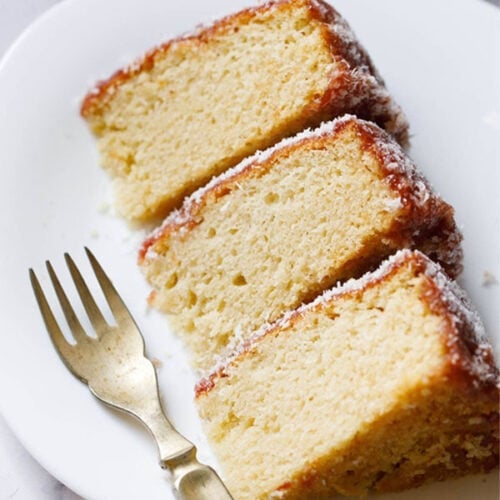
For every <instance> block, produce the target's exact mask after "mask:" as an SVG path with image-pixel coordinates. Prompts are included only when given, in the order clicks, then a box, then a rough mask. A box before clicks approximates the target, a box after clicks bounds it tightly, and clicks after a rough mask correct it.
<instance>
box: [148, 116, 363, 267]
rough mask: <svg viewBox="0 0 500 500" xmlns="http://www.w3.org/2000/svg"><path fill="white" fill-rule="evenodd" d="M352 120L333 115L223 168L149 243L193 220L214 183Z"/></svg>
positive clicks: (150, 254) (151, 256)
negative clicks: (172, 227) (316, 124)
mask: <svg viewBox="0 0 500 500" xmlns="http://www.w3.org/2000/svg"><path fill="white" fill-rule="evenodd" d="M352 120H357V118H356V117H355V116H353V115H344V116H342V117H340V118H336V119H335V120H332V121H329V122H324V123H322V124H321V125H320V126H319V127H317V128H316V129H311V128H308V129H306V130H303V131H302V132H300V133H299V134H297V135H295V136H293V137H287V138H285V139H282V140H281V141H280V142H278V143H276V144H275V145H274V146H271V147H270V148H268V149H266V150H263V151H257V152H256V153H254V154H253V155H252V156H249V157H248V158H245V159H244V160H243V161H241V162H240V163H239V164H238V165H236V166H234V167H232V168H230V169H228V170H226V171H225V172H223V173H222V174H220V175H218V176H216V177H213V178H212V179H211V180H210V181H209V182H208V183H207V184H205V185H204V186H202V187H201V188H199V189H198V190H196V191H195V192H194V193H192V194H191V195H190V196H189V197H187V198H186V199H185V200H184V203H183V205H182V207H181V208H180V209H178V210H174V211H173V212H171V213H170V215H168V216H167V218H166V219H165V220H164V221H163V223H162V224H161V225H160V226H159V227H157V228H156V229H155V230H154V231H153V232H152V233H151V234H150V236H149V237H148V238H147V241H148V242H152V241H155V240H156V239H158V238H159V237H161V235H162V234H163V232H164V231H165V229H166V228H167V227H168V226H175V227H176V228H178V230H181V229H182V227H183V226H184V225H185V224H187V223H188V222H189V221H190V220H191V219H192V213H193V210H194V208H195V207H196V206H197V205H199V204H200V203H201V202H202V200H203V198H204V197H205V196H206V195H207V194H208V193H209V192H210V191H212V190H213V189H215V188H217V186H219V185H221V184H222V183H224V182H227V181H230V180H232V179H235V178H237V177H238V175H239V174H240V173H241V172H243V171H244V170H245V169H247V168H249V167H251V166H252V167H254V166H255V167H257V166H258V165H261V164H262V163H264V162H266V161H267V160H269V159H270V158H271V157H272V156H273V155H274V154H275V153H278V152H279V151H282V150H283V149H285V148H288V147H290V146H293V145H295V144H298V143H300V142H302V141H306V140H309V139H312V138H315V137H321V136H324V135H329V134H334V133H335V131H336V129H338V128H339V127H340V126H341V125H342V124H345V123H348V122H350V121H352ZM228 208H229V206H226V204H224V205H223V206H222V207H221V210H223V211H225V210H227V209H228ZM153 247H154V245H150V246H149V247H148V249H147V251H146V254H145V259H147V260H150V259H154V258H156V257H157V254H156V253H155V252H154V249H153Z"/></svg>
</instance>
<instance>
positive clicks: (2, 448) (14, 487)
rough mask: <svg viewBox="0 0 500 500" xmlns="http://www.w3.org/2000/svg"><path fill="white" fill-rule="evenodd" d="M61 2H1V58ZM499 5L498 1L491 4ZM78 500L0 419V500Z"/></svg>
mask: <svg viewBox="0 0 500 500" xmlns="http://www.w3.org/2000/svg"><path fill="white" fill-rule="evenodd" d="M58 1H60V0H0V58H1V57H2V56H3V55H4V53H5V51H6V50H7V49H8V47H9V46H10V45H11V43H12V42H13V41H14V40H15V38H16V37H17V36H18V35H19V34H20V33H21V31H23V30H24V29H25V28H26V27H27V26H28V25H29V24H30V23H31V22H32V21H33V20H34V19H35V18H36V17H38V16H39V15H40V14H41V13H42V12H44V11H45V10H46V9H48V8H49V7H51V6H52V5H54V4H55V3H57V2H58ZM490 1H491V3H493V4H495V5H500V0H490ZM10 499H13V500H79V499H80V497H79V496H78V495H76V494H75V493H73V492H71V491H70V490H69V489H68V488H66V487H65V486H64V485H63V484H61V483H60V482H59V481H57V480H56V479H54V478H53V477H52V476H51V475H50V474H48V473H47V472H46V471H45V470H44V469H43V468H42V467H41V466H40V465H39V464H38V463H37V462H36V461H35V460H34V459H33V458H32V457H31V456H30V454H29V453H28V452H27V451H26V450H25V449H24V447H23V446H22V444H21V443H20V442H19V441H18V440H17V438H16V437H15V436H14V435H13V434H12V432H11V431H10V429H9V428H8V426H7V424H6V423H5V421H4V420H3V418H2V417H1V416H0V500H10Z"/></svg>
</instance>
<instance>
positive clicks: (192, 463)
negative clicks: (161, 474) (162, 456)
mask: <svg viewBox="0 0 500 500" xmlns="http://www.w3.org/2000/svg"><path fill="white" fill-rule="evenodd" d="M165 465H166V466H167V467H168V468H169V469H170V471H171V473H172V476H173V485H174V494H175V497H176V498H178V499H179V500H232V499H233V497H232V496H231V494H230V493H229V491H228V490H227V488H226V487H225V486H224V483H223V482H222V480H221V478H220V477H219V476H218V474H217V473H216V472H215V471H214V470H213V469H212V468H211V467H209V466H208V465H204V464H201V463H200V462H198V460H197V458H196V448H193V449H192V450H190V451H189V452H187V453H186V454H184V455H183V456H181V457H179V458H176V459H173V460H170V461H168V462H166V463H165Z"/></svg>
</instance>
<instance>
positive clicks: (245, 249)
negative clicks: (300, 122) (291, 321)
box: [139, 116, 461, 368]
mask: <svg viewBox="0 0 500 500" xmlns="http://www.w3.org/2000/svg"><path fill="white" fill-rule="evenodd" d="M460 239H461V235H460V233H459V232H458V230H457V228H456V225H455V222H454V218H453V209H452V208H451V207H450V206H449V205H448V204H446V203H445V202H444V201H443V200H442V199H441V198H440V197H439V196H438V195H437V194H436V193H434V192H433V191H432V190H431V188H430V187H429V185H428V184H427V182H426V181H425V179H424V178H423V177H422V176H421V175H420V174H419V173H418V172H417V171H416V169H415V167H414V165H413V164H412V162H411V161H410V160H409V159H408V157H407V156H405V154H404V153H403V151H402V150H401V148H400V147H399V146H398V145H397V144H396V143H395V142H394V141H393V140H392V139H391V138H390V137H389V136H388V135H387V134H386V133H385V132H384V131H383V130H381V129H380V128H379V127H377V126H376V125H374V124H371V123H368V122H365V121H362V120H359V119H357V118H355V117H352V116H346V117H344V118H340V119H337V120H335V121H333V122H330V123H327V124H324V125H323V126H321V127H320V128H318V129H316V130H314V131H312V132H311V131H306V132H304V133H302V134H299V135H298V136H297V137H295V138H293V139H286V140H284V142H282V143H280V144H278V145H276V146H275V147H273V148H271V149H270V150H267V151H265V152H263V153H259V154H257V155H256V156H254V157H252V158H250V159H247V160H245V161H244V162H243V163H241V164H240V165H239V166H237V167H235V168H234V169H232V170H230V171H229V172H226V173H225V174H223V175H222V176H220V177H218V178H215V179H214V180H213V181H211V182H210V183H209V184H208V185H207V186H205V187H204V188H202V189H201V190H199V191H197V192H196V193H194V194H193V195H192V196H191V197H190V198H188V199H187V200H186V201H185V203H184V205H183V207H182V208H181V210H180V211H178V212H173V213H172V214H171V215H170V216H169V217H167V219H166V220H165V222H164V224H163V225H162V226H161V227H160V228H158V229H157V230H156V231H155V232H154V233H153V234H152V236H151V237H150V238H148V240H147V241H146V242H145V243H144V245H143V248H142V251H141V254H140V257H139V263H140V266H141V267H142V270H143V272H144V274H145V276H146V277H147V279H148V280H149V282H150V283H151V284H152V285H153V287H154V289H155V291H154V292H153V294H152V295H151V299H150V300H151V302H152V304H153V305H154V306H156V307H159V308H160V309H162V310H164V311H166V312H167V313H169V314H170V320H171V323H172V325H173V326H174V328H175V329H176V330H177V331H178V333H179V334H180V335H181V336H182V337H183V339H184V340H185V341H186V342H187V344H188V346H189V348H190V350H191V353H192V355H193V363H194V365H196V366H198V367H201V368H208V367H210V366H211V365H212V364H213V362H214V360H215V359H216V357H217V356H219V355H221V354H223V352H224V351H225V349H226V347H227V345H228V344H229V343H230V342H232V341H234V340H236V339H238V338H240V337H243V338H245V335H246V334H247V333H249V332H250V331H252V330H254V329H256V328H258V327H259V326H260V325H261V324H263V323H264V322H266V321H274V320H275V319H277V318H278V317H279V316H280V315H281V314H282V313H283V312H284V311H286V310H287V309H290V308H295V307H297V306H298V305H300V304H301V303H302V302H304V301H308V300H310V299H311V298H313V297H315V296H316V295H317V294H318V293H319V292H321V291H322V290H324V289H326V288H328V287H330V286H332V285H333V284H335V283H336V282H337V281H338V280H344V279H347V278H351V277H354V276H360V275H361V274H362V273H363V272H364V271H366V270H367V269H369V268H370V267H372V266H373V265H376V264H378V263H379V262H380V261H381V260H382V259H383V258H384V257H386V256H388V255H390V254H392V253H393V252H394V251H395V250H397V249H400V248H406V247H409V248H419V249H421V250H422V251H423V252H425V253H427V254H428V255H429V256H431V257H432V258H434V259H435V260H437V261H438V262H440V263H442V264H443V265H444V267H445V268H446V269H447V271H448V272H449V273H450V274H451V275H453V276H456V275H457V274H458V272H459V271H460V268H461V250H460Z"/></svg>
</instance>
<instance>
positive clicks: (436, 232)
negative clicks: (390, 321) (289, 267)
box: [138, 117, 462, 300]
mask: <svg viewBox="0 0 500 500" xmlns="http://www.w3.org/2000/svg"><path fill="white" fill-rule="evenodd" d="M347 127H352V128H353V130H355V133H356V134H357V136H358V137H359V138H360V139H361V147H362V149H363V150H364V151H366V152H368V153H370V154H371V155H373V156H374V157H376V158H377V159H378V163H379V168H380V170H381V173H382V174H381V175H382V177H383V178H384V179H385V180H386V181H387V182H388V184H389V185H390V187H391V188H392V189H393V190H394V191H395V192H396V193H397V194H398V195H399V197H400V199H401V204H402V209H401V216H400V217H399V219H398V221H396V222H395V224H394V226H393V228H392V229H391V231H390V232H389V234H388V235H387V239H388V240H390V241H392V242H393V246H394V247H395V248H415V247H418V248H422V250H423V251H425V253H426V254H427V255H429V256H430V257H431V258H434V259H435V260H436V261H438V262H439V263H441V264H442V265H443V267H444V268H445V269H446V271H447V272H448V273H449V274H450V276H452V277H456V276H458V275H459V274H460V272H461V270H462V251H461V247H460V241H461V239H462V236H461V234H460V232H459V230H458V228H457V226H456V224H455V220H454V217H453V214H454V212H453V208H452V207H451V206H450V205H448V204H447V203H445V202H444V201H443V200H442V199H441V198H440V197H439V196H437V195H436V194H435V193H434V192H433V190H432V189H431V187H430V186H429V184H428V183H427V181H426V180H425V179H424V177H423V176H422V175H420V174H419V173H418V171H417V169H416V167H415V166H414V165H413V163H411V162H410V161H409V159H408V158H407V157H406V156H405V154H404V153H403V151H402V150H401V149H400V148H399V146H398V145H397V144H396V143H395V142H394V140H393V139H392V138H391V137H390V136H389V135H388V134H387V133H386V132H384V131H383V130H382V129H380V128H379V127H377V126H376V125H374V124H371V123H368V122H365V121H363V120H359V119H357V118H355V117H343V118H342V119H338V120H336V121H335V122H334V123H333V127H332V130H331V132H329V133H325V134H320V135H317V136H314V137H312V138H311V137H307V136H306V137H304V138H303V139H299V140H296V141H294V142H292V143H290V144H287V145H285V146H284V147H277V148H276V150H275V151H274V152H272V154H270V156H269V157H268V158H267V159H266V161H265V162H260V161H259V160H258V158H255V160H253V161H250V162H248V163H247V164H245V166H244V168H241V169H239V168H238V167H236V168H235V169H234V170H233V171H232V172H228V175H226V176H223V177H220V178H219V181H217V182H214V183H212V185H210V186H208V187H207V188H205V189H204V190H202V191H201V192H199V193H198V194H196V193H195V196H193V197H191V199H189V200H187V201H186V202H185V203H184V205H183V206H182V207H181V209H180V213H179V214H178V215H176V216H173V217H170V218H167V219H166V221H165V223H164V224H163V226H162V227H161V229H159V230H157V231H155V232H154V233H153V234H152V235H151V236H150V237H149V238H147V239H146V240H145V241H144V243H143V245H142V247H141V250H140V251H139V257H138V261H139V264H141V263H143V261H144V259H145V256H146V253H147V252H148V250H149V249H150V248H152V247H153V246H155V245H159V248H158V251H159V252H161V240H162V239H168V238H169V234H170V233H173V232H176V231H179V229H181V228H183V231H184V234H188V232H189V230H190V229H192V228H193V227H194V226H196V225H197V224H198V221H201V220H202V211H203V209H204V207H205V206H206V205H207V204H208V203H210V202H212V201H214V200H217V199H220V198H222V197H223V196H225V195H226V194H228V193H229V192H230V191H231V190H232V189H233V188H234V187H235V186H236V187H238V183H239V182H241V181H242V180H243V179H244V178H246V177H250V176H260V175H263V174H264V173H265V172H266V171H267V170H268V169H269V168H271V166H272V164H273V161H274V159H275V158H277V157H286V156H288V155H290V154H292V153H293V152H294V151H295V150H297V149H301V148H304V147H306V148H310V149H313V148H321V147H323V146H324V145H325V146H326V144H327V142H329V141H331V140H332V137H333V138H334V137H335V136H338V135H340V134H341V133H342V132H343V130H344V129H345V128H347ZM278 146H279V145H278ZM426 247H427V248H426ZM379 262H380V259H379V258H378V257H377V259H376V260H374V261H371V260H367V261H366V262H365V263H364V270H369V269H370V267H372V266H373V265H376V264H378V263H379ZM307 299H308V298H307V297H304V300H307Z"/></svg>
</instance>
